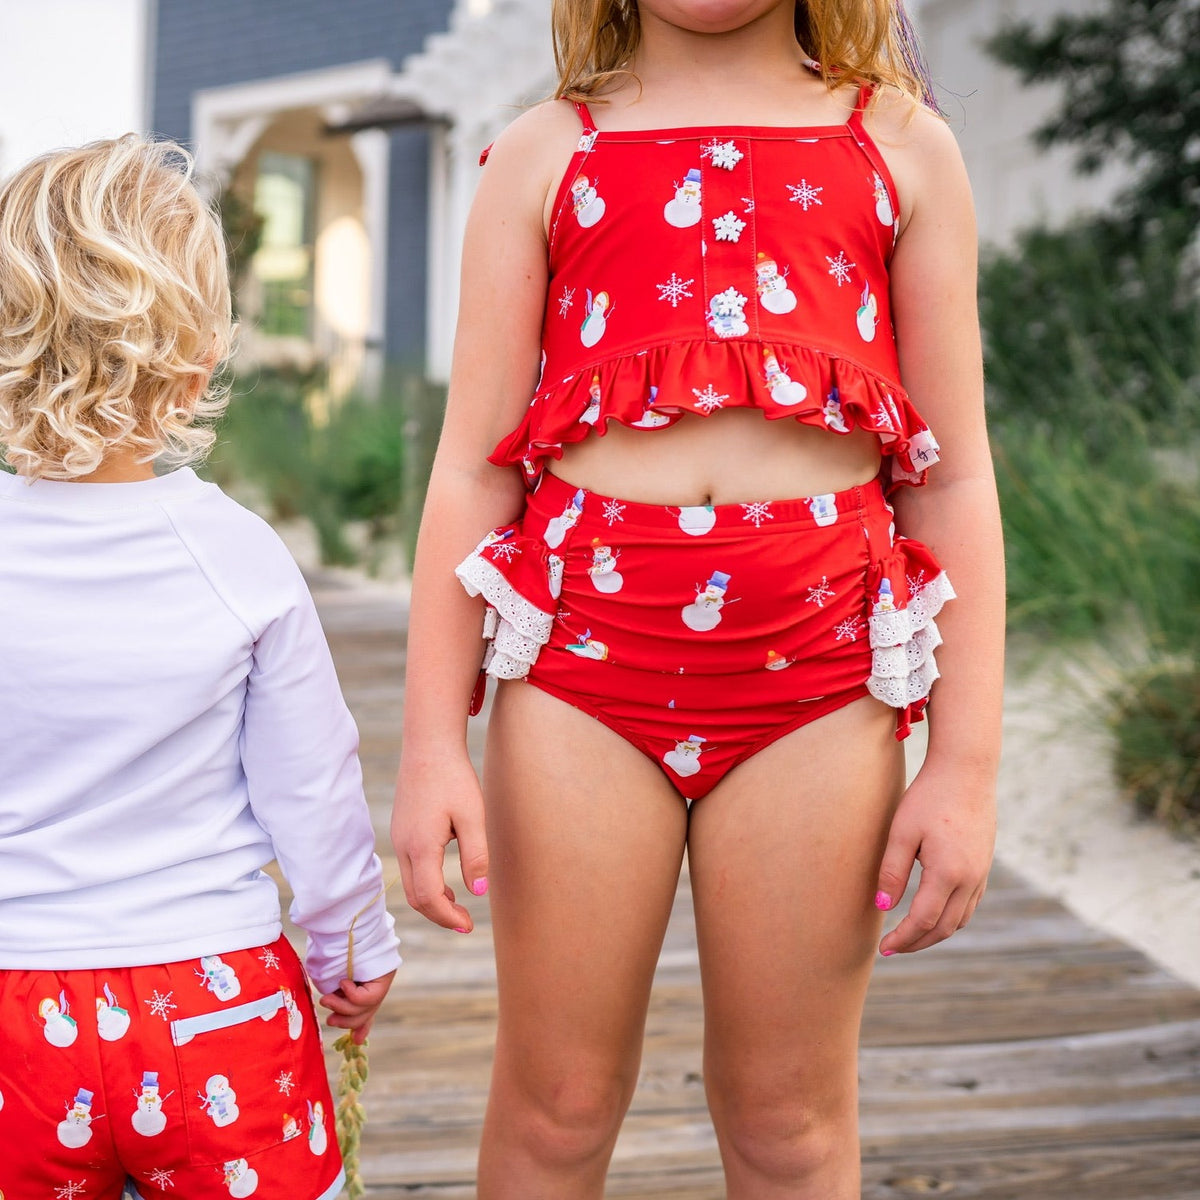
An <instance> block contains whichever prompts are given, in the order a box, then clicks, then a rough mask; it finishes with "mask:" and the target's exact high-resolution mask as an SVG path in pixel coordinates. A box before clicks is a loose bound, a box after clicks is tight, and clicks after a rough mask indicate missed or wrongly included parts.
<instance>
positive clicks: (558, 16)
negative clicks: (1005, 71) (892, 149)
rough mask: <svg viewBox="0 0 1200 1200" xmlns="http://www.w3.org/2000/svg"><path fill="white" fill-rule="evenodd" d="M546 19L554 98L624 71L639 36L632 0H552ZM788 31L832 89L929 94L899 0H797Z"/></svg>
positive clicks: (584, 92)
mask: <svg viewBox="0 0 1200 1200" xmlns="http://www.w3.org/2000/svg"><path fill="white" fill-rule="evenodd" d="M551 21H552V28H553V37H554V61H555V65H556V66H557V67H558V87H557V89H556V90H555V93H554V96H555V98H556V99H561V98H564V97H565V98H566V99H568V100H587V99H589V98H591V97H594V96H596V95H597V94H598V93H599V92H601V91H602V90H603V89H604V88H605V86H606V85H608V84H609V83H611V82H612V81H613V80H615V79H616V78H617V77H619V76H621V75H625V74H628V73H629V63H630V60H631V59H632V57H633V53H634V51H635V50H636V49H637V47H638V44H639V42H640V41H641V22H640V19H639V16H638V7H637V0H554V8H553V15H552V17H551ZM795 30H796V40H797V42H798V43H799V44H800V45H801V46H803V47H804V49H805V51H806V52H807V53H808V54H810V55H811V56H812V57H813V58H814V59H815V60H816V62H817V63H819V64H820V71H821V77H822V78H823V79H824V80H825V83H826V85H827V86H828V87H829V88H830V89H831V90H833V89H836V88H839V87H846V86H850V85H855V86H857V85H859V84H862V83H882V84H891V85H892V86H894V87H896V88H899V89H900V91H902V92H904V93H905V94H906V95H907V96H909V97H911V98H912V99H913V100H916V101H926V102H928V101H929V99H930V97H929V90H928V87H927V84H926V81H925V80H924V79H923V77H922V74H921V68H920V65H919V64H918V63H916V62H914V61H912V59H913V50H914V47H913V46H912V43H911V33H910V31H909V28H908V25H907V22H906V21H905V20H904V18H903V15H902V8H901V4H900V0H796V19H795Z"/></svg>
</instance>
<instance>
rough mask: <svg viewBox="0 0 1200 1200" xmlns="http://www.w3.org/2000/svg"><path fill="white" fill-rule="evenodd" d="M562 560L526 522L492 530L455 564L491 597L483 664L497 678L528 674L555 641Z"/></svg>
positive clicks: (467, 584)
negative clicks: (526, 530)
mask: <svg viewBox="0 0 1200 1200" xmlns="http://www.w3.org/2000/svg"><path fill="white" fill-rule="evenodd" d="M561 566H562V560H561V558H557V557H556V556H554V555H552V554H550V553H549V550H548V548H547V546H546V544H545V543H544V542H543V541H542V540H541V539H540V538H531V537H526V536H525V535H524V533H523V532H522V531H521V526H520V525H519V524H518V525H506V526H502V527H500V528H499V529H494V530H492V532H491V533H489V534H488V535H487V537H485V538H484V539H483V541H481V542H480V543H479V545H478V546H476V547H475V549H474V551H472V553H471V554H469V555H468V556H467V557H466V558H465V559H463V561H462V562H461V563H459V565H458V566H457V567H456V568H455V571H454V573H455V575H457V576H458V579H459V582H460V583H461V584H462V585H463V587H464V588H466V590H467V592H468V593H469V594H470V595H472V596H482V597H483V598H484V600H486V601H487V608H486V609H485V610H484V616H483V636H484V638H485V639H486V640H487V643H488V645H487V649H486V651H485V653H484V659H483V667H484V670H486V672H487V673H488V674H489V675H491V676H493V677H494V678H496V679H522V678H524V677H525V676H526V675H528V674H529V668H530V667H531V666H533V664H534V663H535V662H536V661H537V656H538V652H539V651H540V650H541V648H542V647H543V646H544V645H545V644H546V643H547V642H548V641H549V640H550V633H551V631H552V630H553V628H554V614H555V612H556V610H557V607H558V602H557V598H556V596H555V594H554V592H553V587H554V581H555V577H556V575H558V572H559V571H561Z"/></svg>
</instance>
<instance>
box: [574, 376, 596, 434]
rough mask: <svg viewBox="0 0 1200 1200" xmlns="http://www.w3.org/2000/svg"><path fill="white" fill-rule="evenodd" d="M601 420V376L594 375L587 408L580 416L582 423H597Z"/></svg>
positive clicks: (589, 389)
mask: <svg viewBox="0 0 1200 1200" xmlns="http://www.w3.org/2000/svg"><path fill="white" fill-rule="evenodd" d="M598 420H600V376H599V375H593V376H592V386H591V387H590V388H588V403H587V408H585V409H584V410H583V416H582V417H580V418H579V423H580V424H581V425H595V423H596V422H597V421H598Z"/></svg>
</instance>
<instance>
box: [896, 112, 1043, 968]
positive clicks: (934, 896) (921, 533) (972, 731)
mask: <svg viewBox="0 0 1200 1200" xmlns="http://www.w3.org/2000/svg"><path fill="white" fill-rule="evenodd" d="M896 107H897V110H898V108H899V106H896ZM880 119H881V120H883V121H885V122H886V121H889V114H887V113H886V112H885V113H884V114H882V115H881V118H880ZM890 119H891V121H892V122H894V125H895V127H894V128H892V129H890V130H888V131H886V132H884V133H883V135H882V137H881V139H880V140H881V142H882V144H883V145H885V146H887V145H896V144H899V145H900V146H901V147H902V149H901V152H899V153H897V154H896V155H895V169H896V174H897V182H898V185H899V187H900V191H901V193H902V195H904V196H906V197H907V201H908V207H909V214H908V220H907V224H906V225H905V227H904V232H903V233H902V235H901V237H900V240H899V242H898V244H897V247H896V251H895V255H894V257H893V261H892V268H891V273H892V305H893V314H894V321H895V326H896V335H897V341H898V344H899V349H900V363H901V373H902V378H903V380H904V383H905V386H906V387H907V389H908V391H909V393H910V395H911V396H912V399H913V402H914V403H915V405H916V407H917V410H918V411H919V412H920V413H921V414H922V415H923V416H924V417H925V419H926V420H927V421H928V422H929V425H930V427H931V428H932V429H933V432H934V434H935V435H936V437H937V439H938V441H939V443H940V445H941V454H942V461H941V462H940V463H939V464H937V465H936V466H934V467H933V468H932V469H931V470H930V472H929V477H928V479H929V481H928V483H927V484H926V485H925V486H924V487H923V488H907V487H906V488H901V489H900V491H899V493H898V494H897V496H896V497H895V498H894V504H895V507H896V521H897V527H898V528H899V529H900V531H901V532H902V533H904V534H906V535H908V536H910V537H913V538H916V539H918V540H919V541H922V542H925V543H927V544H928V545H929V546H930V547H931V548H932V549H933V551H934V552H935V553H936V554H937V557H938V559H939V561H940V562H941V563H942V565H943V566H944V567H945V569H946V573H947V575H948V576H949V577H950V580H951V582H952V583H953V585H954V588H955V590H956V592H957V593H958V599H956V600H954V601H952V602H951V603H949V604H948V605H947V606H946V607H945V608H944V609H943V610H942V612H941V614H939V616H938V623H939V625H940V626H941V629H942V633H943V635H944V637H945V643H944V644H943V645H942V646H941V648H940V649H939V650H938V655H937V656H938V665H939V667H940V669H941V672H942V679H941V680H940V681H939V682H938V683H937V684H936V685H935V688H934V693H933V695H934V699H933V701H932V703H931V706H930V709H931V713H930V734H929V751H928V755H927V757H926V760H925V765H924V766H923V767H922V769H921V772H920V774H919V775H918V776H917V778H916V779H915V780H914V781H913V783H912V785H911V787H910V788H909V789H908V791H907V792H906V793H905V796H904V798H903V800H902V801H901V803H900V807H899V809H898V811H897V814H896V817H895V820H894V822H893V824H892V829H891V834H890V838H889V842H888V847H887V851H886V853H885V856H884V860H883V865H882V870H881V874H880V881H879V888H880V891H881V892H883V893H884V894H885V895H887V896H888V897H889V898H890V900H891V902H892V903H893V904H894V903H896V902H897V901H898V900H899V898H900V896H901V895H902V894H903V892H904V889H905V887H906V885H907V883H908V879H909V875H910V873H911V871H912V867H913V863H914V860H919V861H920V863H921V865H922V875H921V883H920V887H919V889H918V891H917V895H916V897H915V898H914V900H913V903H912V906H911V909H910V911H909V913H908V915H907V916H906V917H905V918H904V920H903V921H902V922H901V923H900V925H899V926H898V927H897V928H896V929H895V930H893V931H892V932H891V933H889V934H888V935H887V936H886V937H885V938H884V939H883V941H882V943H881V946H880V948H881V950H882V951H883V952H884V953H885V954H886V953H894V952H897V951H910V950H921V949H924V948H925V947H927V946H931V945H933V944H935V943H936V942H939V941H942V940H943V939H944V938H947V937H949V936H950V934H952V933H953V932H954V931H955V930H956V929H959V928H961V927H962V926H963V925H964V924H965V923H966V922H967V920H969V919H970V917H971V914H972V913H973V912H974V910H975V906H976V905H977V904H978V902H979V899H980V897H981V896H982V895H983V890H984V886H985V884H986V880H987V872H988V867H989V865H990V862H991V856H992V846H993V842H994V837H995V777H996V769H997V764H998V759H999V751H1000V712H1001V700H1002V688H1003V641H1004V557H1003V548H1002V544H1001V531H1000V516H999V507H998V504H997V501H996V488H995V481H994V478H993V473H992V464H991V457H990V454H989V451H988V442H987V431H986V428H985V425H984V407H983V369H982V354H981V349H980V336H979V321H978V313H977V303H976V262H977V234H976V228H975V218H974V209H973V206H972V202H971V194H970V186H969V184H968V182H967V175H966V170H965V168H964V166H963V163H962V158H961V155H960V154H959V151H958V147H957V145H956V144H955V141H954V137H953V135H952V134H951V132H950V130H949V129H948V128H947V127H946V126H945V125H944V124H943V123H942V122H941V121H939V120H937V119H936V118H935V117H934V116H933V115H932V114H931V113H929V112H927V111H925V110H921V111H920V112H918V113H917V114H916V115H915V117H913V118H912V120H911V123H909V124H907V125H906V124H904V122H903V117H902V116H901V115H900V114H899V112H898V111H897V113H896V114H895V115H894V116H892V117H891V118H890ZM1030 382H1031V385H1032V384H1033V383H1034V381H1032V380H1031V381H1030Z"/></svg>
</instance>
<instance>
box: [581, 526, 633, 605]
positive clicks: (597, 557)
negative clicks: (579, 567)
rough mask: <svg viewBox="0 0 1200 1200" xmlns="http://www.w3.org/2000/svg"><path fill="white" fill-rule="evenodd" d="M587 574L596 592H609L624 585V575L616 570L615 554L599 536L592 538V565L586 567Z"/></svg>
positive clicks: (616, 590) (615, 590)
mask: <svg viewBox="0 0 1200 1200" xmlns="http://www.w3.org/2000/svg"><path fill="white" fill-rule="evenodd" d="M618 553H619V552H618ZM588 576H589V578H590V579H591V581H592V587H594V588H595V589H596V591H598V592H606V593H610V594H611V593H612V592H619V591H620V590H621V588H623V587H624V586H625V577H624V576H623V575H622V574H621V572H620V571H618V570H617V555H616V554H614V553H613V548H612V547H611V546H605V545H603V544H602V543H601V541H600V539H599V538H592V565H591V566H590V567H588Z"/></svg>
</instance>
